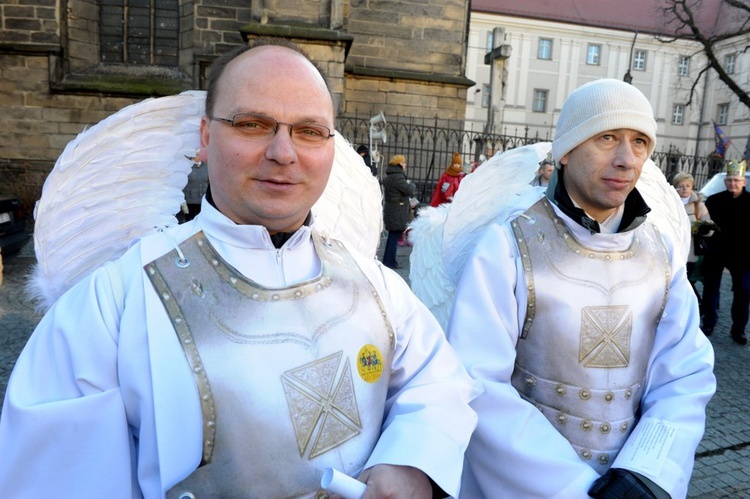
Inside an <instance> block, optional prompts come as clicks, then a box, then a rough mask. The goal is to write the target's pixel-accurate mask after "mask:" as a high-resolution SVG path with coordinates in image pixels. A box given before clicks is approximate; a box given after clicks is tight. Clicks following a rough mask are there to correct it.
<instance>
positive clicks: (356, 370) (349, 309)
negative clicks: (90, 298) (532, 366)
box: [146, 233, 394, 498]
mask: <svg viewBox="0 0 750 499" xmlns="http://www.w3.org/2000/svg"><path fill="white" fill-rule="evenodd" d="M314 243H315V247H316V251H317V253H318V254H319V256H320V258H321V260H322V272H321V275H320V276H319V277H318V278H315V279H312V280H310V281H308V282H305V283H302V284H299V285H296V286H290V287H286V288H280V289H269V288H265V287H262V286H260V285H258V284H256V283H254V282H252V281H249V280H248V279H246V278H244V277H243V276H242V275H240V274H239V273H238V272H236V271H235V270H234V269H233V268H232V267H230V266H229V265H228V264H226V263H225V262H223V261H222V260H221V258H220V257H219V256H218V254H216V253H215V252H214V250H213V248H212V247H211V245H210V244H209V242H208V241H207V240H206V239H205V236H204V235H203V234H202V233H199V234H197V235H195V236H194V237H193V238H191V239H189V240H187V241H185V242H184V243H183V244H181V245H180V250H181V252H182V255H178V254H177V253H176V252H171V253H169V254H167V255H165V256H163V257H161V258H159V259H157V260H156V261H154V262H152V263H150V264H149V265H147V266H146V272H147V274H148V275H149V276H150V279H151V281H152V283H153V284H154V286H155V288H156V290H157V292H158V293H159V295H160V297H161V299H162V303H163V304H164V307H165V309H166V310H167V312H168V314H169V316H170V318H171V320H172V324H173V325H174V328H175V330H176V331H177V334H178V336H179V339H180V341H181V343H182V346H183V350H184V351H185V354H186V356H187V359H188V362H189V364H190V366H191V368H192V370H193V374H194V377H195V381H196V384H197V387H198V393H199V396H200V398H201V406H202V410H203V421H204V428H203V462H202V463H201V466H200V467H199V468H198V469H197V470H195V472H193V473H192V474H191V475H190V476H189V477H187V478H186V479H185V480H183V481H182V482H180V483H179V484H177V485H176V486H175V487H174V488H172V489H171V490H170V491H169V493H168V495H167V496H168V497H170V498H171V497H175V498H190V497H196V498H200V497H263V498H266V497H288V498H300V497H323V496H325V495H326V494H325V491H321V490H320V478H321V476H322V474H323V471H324V470H325V469H326V468H328V467H332V468H336V469H338V470H341V471H342V472H344V473H347V474H356V473H357V472H359V471H360V470H361V469H362V467H363V466H364V464H365V462H366V460H367V458H368V457H369V455H370V453H371V451H372V449H373V448H374V446H375V443H376V442H377V440H378V437H379V435H380V427H381V423H382V415H383V411H384V404H385V398H386V394H387V388H388V380H389V373H390V366H391V362H392V357H393V348H394V336H393V331H392V329H391V327H390V324H389V322H388V321H387V320H386V316H385V311H384V308H383V305H382V302H381V301H380V298H379V296H378V295H377V293H376V291H375V289H374V288H373V287H372V285H371V284H370V282H369V281H368V280H367V278H366V277H365V275H364V274H363V273H362V272H361V270H360V269H359V267H358V266H357V265H356V263H355V262H354V260H353V259H352V257H351V255H349V253H348V252H347V251H346V250H345V249H344V247H343V246H342V245H341V244H340V243H339V242H337V241H333V240H326V239H322V238H321V237H320V236H317V235H314Z"/></svg>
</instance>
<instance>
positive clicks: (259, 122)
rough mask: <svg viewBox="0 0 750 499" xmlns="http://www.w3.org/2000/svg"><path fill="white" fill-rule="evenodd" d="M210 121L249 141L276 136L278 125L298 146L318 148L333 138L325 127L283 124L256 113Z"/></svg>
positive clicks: (311, 124) (312, 124)
mask: <svg viewBox="0 0 750 499" xmlns="http://www.w3.org/2000/svg"><path fill="white" fill-rule="evenodd" d="M208 119H209V120H212V121H218V122H220V123H224V124H227V125H229V126H231V127H232V128H234V129H235V130H237V131H238V132H239V133H241V134H242V135H244V136H245V137H247V138H249V139H254V140H267V139H270V138H271V137H273V136H275V135H276V132H278V131H279V125H287V126H288V127H289V136H290V137H291V138H292V142H294V144H295V145H298V146H306V147H319V146H322V145H323V144H325V143H326V142H327V141H328V139H330V138H331V137H333V135H334V134H333V132H332V131H331V129H330V128H328V127H327V126H325V125H319V124H317V123H306V122H300V123H284V122H283V121H276V120H275V119H273V118H271V117H270V116H266V115H264V114H256V113H240V114H235V115H234V116H232V119H228V118H216V117H210V118H208Z"/></svg>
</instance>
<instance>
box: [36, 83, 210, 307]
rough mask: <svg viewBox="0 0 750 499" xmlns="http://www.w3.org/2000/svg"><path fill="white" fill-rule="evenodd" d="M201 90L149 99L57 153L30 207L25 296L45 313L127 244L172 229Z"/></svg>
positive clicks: (195, 141) (184, 181) (200, 106)
mask: <svg viewBox="0 0 750 499" xmlns="http://www.w3.org/2000/svg"><path fill="white" fill-rule="evenodd" d="M204 102H205V92H199V91H189V92H183V93H181V94H179V95H174V96H169V97H160V98H151V99H147V100H145V101H142V102H139V103H136V104H132V105H130V106H127V107H125V108H123V109H121V110H120V111H118V112H116V113H114V114H112V115H111V116H109V117H108V118H106V119H104V120H102V121H100V122H99V123H97V124H96V125H94V126H93V127H91V128H88V129H87V130H84V131H83V132H81V133H80V134H79V135H78V136H77V137H76V138H75V139H73V140H72V141H71V142H70V143H69V144H68V145H67V146H66V147H65V149H64V150H63V153H62V154H61V155H60V157H59V158H58V159H57V162H56V163H55V166H54V168H53V169H52V172H51V173H50V174H49V176H48V177H47V179H46V180H45V183H44V186H43V188H42V195H41V198H40V199H39V201H38V202H37V205H36V208H35V210H34V217H35V227H34V250H35V252H36V258H37V263H36V265H35V267H34V270H33V274H32V277H31V280H30V282H29V291H30V293H31V295H32V296H35V297H37V298H39V299H40V307H42V308H45V309H46V308H48V307H49V306H50V305H51V304H52V303H53V302H54V301H55V300H56V299H57V297H59V296H60V295H61V294H62V293H63V292H65V291H66V290H67V289H68V288H70V287H71V286H72V285H73V284H75V283H76V282H78V281H79V280H80V279H81V278H83V277H84V276H85V275H87V274H89V273H90V272H92V271H93V270H94V269H95V268H96V267H98V266H100V265H101V264H103V263H104V262H106V261H108V260H111V259H114V258H117V257H118V256H120V255H122V254H123V253H124V252H125V250H127V248H128V247H129V246H130V244H131V243H132V241H133V240H135V239H137V238H139V237H142V236H144V235H146V234H148V233H149V232H150V231H153V230H155V227H164V226H167V225H174V224H176V223H177V219H176V218H175V217H174V214H175V213H177V211H178V210H179V207H180V204H181V202H182V200H183V199H184V195H183V194H182V189H183V188H184V187H185V185H186V184H187V176H188V174H189V173H190V168H191V165H192V161H191V160H189V159H187V158H186V157H185V156H186V155H188V156H192V155H194V154H195V152H196V150H197V147H198V144H199V137H198V128H199V124H200V118H201V116H202V115H203V110H204Z"/></svg>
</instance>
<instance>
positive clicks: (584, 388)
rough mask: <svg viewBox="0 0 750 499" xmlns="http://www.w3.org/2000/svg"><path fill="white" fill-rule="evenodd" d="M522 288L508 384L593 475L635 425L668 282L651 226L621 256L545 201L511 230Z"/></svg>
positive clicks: (602, 468)
mask: <svg viewBox="0 0 750 499" xmlns="http://www.w3.org/2000/svg"><path fill="white" fill-rule="evenodd" d="M511 226H512V229H513V232H514V235H515V237H516V241H517V243H518V245H519V249H520V252H521V259H522V262H523V268H524V276H525V282H526V284H527V291H528V297H529V298H528V304H527V309H526V321H525V323H524V325H523V330H522V334H521V337H520V339H519V340H518V344H517V357H516V365H515V369H514V372H513V376H512V384H513V386H514V387H515V388H516V389H517V390H518V392H519V393H520V394H521V396H522V397H524V398H525V399H526V400H528V401H529V402H531V403H533V404H535V405H536V407H537V408H539V410H540V411H542V413H543V414H544V415H545V416H546V418H547V419H548V420H549V421H550V423H551V424H552V425H553V426H554V427H555V428H556V429H557V430H558V431H559V432H560V433H561V434H562V435H563V436H565V438H566V439H567V440H568V441H569V442H570V443H571V445H572V446H573V448H574V449H575V450H576V452H577V453H578V455H579V456H580V458H581V459H582V460H584V461H585V462H586V463H588V464H590V465H591V466H592V467H593V468H594V469H595V470H596V471H598V472H600V473H603V472H604V471H606V470H607V469H608V468H609V466H610V465H611V464H612V461H613V460H614V458H615V457H616V456H617V453H618V452H619V451H620V449H621V448H622V445H623V444H624V442H625V440H626V439H627V437H628V435H630V433H631V431H632V429H633V427H634V425H635V423H636V419H637V415H638V408H639V404H640V398H641V395H642V393H643V389H644V382H645V378H646V370H647V364H648V359H649V355H650V352H651V348H652V346H653V341H654V332H655V330H656V325H657V323H658V321H659V319H660V317H661V314H662V312H663V310H664V306H665V304H666V297H667V289H668V287H669V282H670V273H671V271H670V266H669V261H668V255H667V252H666V249H665V248H664V245H663V243H662V241H661V238H660V237H659V235H658V234H657V233H656V230H655V228H654V227H653V226H652V225H651V224H648V223H647V224H642V225H641V226H639V227H638V228H636V229H635V230H634V236H633V240H632V244H631V245H630V247H629V248H628V249H627V250H625V251H597V250H592V249H589V248H587V247H585V246H583V245H582V244H581V243H580V242H579V241H577V240H576V239H575V237H574V236H573V235H572V234H571V233H570V232H569V231H568V229H567V228H566V227H565V224H564V223H563V222H562V220H560V219H559V218H558V217H557V216H556V215H555V213H554V211H553V209H552V208H551V206H550V205H549V202H548V201H547V199H546V198H544V199H542V200H540V201H538V202H537V203H536V204H535V205H534V206H532V207H531V208H529V209H528V210H527V211H526V212H525V213H524V214H523V215H521V216H520V217H518V218H517V219H516V220H514V221H513V222H512V224H511Z"/></svg>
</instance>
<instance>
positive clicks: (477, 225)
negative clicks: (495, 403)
mask: <svg viewBox="0 0 750 499" xmlns="http://www.w3.org/2000/svg"><path fill="white" fill-rule="evenodd" d="M550 149H551V143H549V142H539V143H536V144H531V145H527V146H523V147H519V148H516V149H511V150H509V151H506V152H503V153H498V154H496V155H494V156H493V157H491V158H490V159H489V160H487V161H486V162H485V163H484V164H483V165H482V166H481V167H479V168H478V169H477V170H476V171H475V172H474V173H471V174H469V175H467V176H466V177H465V178H464V179H463V180H462V181H461V186H460V187H459V189H458V191H457V192H456V195H455V196H454V198H453V202H452V203H450V204H445V205H441V206H438V207H436V208H432V207H430V208H423V209H422V210H420V212H419V216H418V217H417V218H415V219H414V221H413V222H412V224H411V232H410V233H409V240H410V241H412V242H413V244H414V247H413V248H412V253H411V256H410V259H409V262H410V265H411V268H410V271H409V280H410V281H411V288H412V290H413V291H414V293H415V294H416V295H417V296H418V297H419V298H420V300H422V302H423V303H424V304H425V305H427V307H428V308H429V309H430V310H431V311H432V313H433V315H435V317H436V318H437V319H438V322H440V324H441V325H442V326H443V329H445V328H446V327H447V325H448V317H449V316H450V309H451V306H452V304H453V295H454V293H455V290H456V284H457V283H458V279H459V277H460V276H461V273H462V272H463V268H464V266H465V265H466V260H467V259H468V257H469V255H470V254H471V251H472V249H473V248H474V246H475V244H476V242H477V240H478V239H479V237H480V236H481V234H482V232H483V231H484V229H485V227H486V226H487V225H488V224H489V223H490V222H493V221H497V222H503V221H505V220H508V219H509V218H510V217H512V216H514V215H516V214H518V213H521V212H522V211H523V210H525V209H526V208H527V207H529V206H531V205H532V204H533V203H534V202H535V201H536V200H538V199H539V198H540V197H541V196H542V195H543V193H544V190H543V189H540V188H534V187H532V186H531V185H529V183H530V182H531V180H532V179H533V178H534V174H535V173H536V171H537V169H538V168H539V162H540V161H541V160H542V159H544V158H546V157H547V153H548V152H549V150H550Z"/></svg>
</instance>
